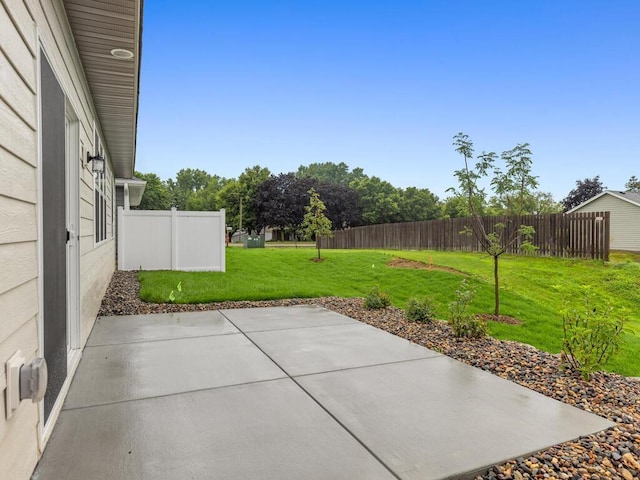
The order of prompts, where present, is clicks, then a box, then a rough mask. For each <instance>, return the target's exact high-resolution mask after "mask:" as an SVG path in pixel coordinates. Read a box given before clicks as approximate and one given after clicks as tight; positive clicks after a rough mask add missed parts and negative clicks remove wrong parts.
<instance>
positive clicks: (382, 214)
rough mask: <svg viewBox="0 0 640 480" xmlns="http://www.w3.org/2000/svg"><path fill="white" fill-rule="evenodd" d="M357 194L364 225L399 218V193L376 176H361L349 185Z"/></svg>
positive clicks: (393, 220) (388, 221)
mask: <svg viewBox="0 0 640 480" xmlns="http://www.w3.org/2000/svg"><path fill="white" fill-rule="evenodd" d="M349 186H350V187H351V188H353V189H354V190H355V191H356V193H357V194H358V205H359V207H360V211H361V212H362V221H363V223H364V224H365V225H375V224H380V223H393V222H397V221H399V219H400V216H399V215H400V202H401V199H400V193H399V192H398V189H397V188H396V187H394V186H393V185H391V184H390V183H389V182H387V181H384V180H380V179H379V178H378V177H367V176H365V177H362V178H358V179H356V180H353V181H352V182H351V183H350V185H349Z"/></svg>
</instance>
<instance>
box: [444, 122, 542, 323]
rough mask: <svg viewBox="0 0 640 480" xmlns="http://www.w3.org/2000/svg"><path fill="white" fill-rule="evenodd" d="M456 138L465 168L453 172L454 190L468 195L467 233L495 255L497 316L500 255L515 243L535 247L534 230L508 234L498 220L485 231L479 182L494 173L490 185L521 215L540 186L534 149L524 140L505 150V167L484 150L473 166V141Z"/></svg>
mask: <svg viewBox="0 0 640 480" xmlns="http://www.w3.org/2000/svg"><path fill="white" fill-rule="evenodd" d="M453 139H454V142H453V146H454V147H455V150H456V152H458V153H459V154H460V155H462V157H463V159H464V167H463V168H461V169H459V170H456V171H455V172H454V175H455V177H456V178H457V179H458V188H457V189H455V188H454V189H453V191H454V192H455V193H456V194H457V195H459V196H463V195H464V196H465V197H466V198H467V203H468V207H469V211H470V212H471V226H470V227H467V229H466V233H468V234H470V235H473V236H474V237H475V238H476V239H477V240H478V242H479V244H480V245H481V247H482V250H483V251H485V252H486V253H488V254H489V255H491V256H492V257H493V279H494V297H495V309H494V315H496V316H497V315H500V282H499V280H500V277H499V259H500V256H501V255H502V254H504V253H505V252H506V251H507V249H508V248H509V247H510V246H511V245H513V244H514V243H516V242H518V243H519V246H520V248H521V249H522V250H524V251H531V250H533V249H535V247H534V245H533V244H532V243H531V238H532V237H533V235H534V234H535V231H534V229H533V227H531V226H527V225H520V226H518V227H517V228H511V229H510V231H511V233H509V234H506V233H505V232H507V231H508V230H509V229H508V228H507V225H506V224H504V223H497V224H496V225H495V226H494V228H493V230H489V231H488V230H486V229H485V227H484V223H483V221H482V217H481V216H480V215H479V213H478V211H477V207H476V205H477V201H478V199H479V198H484V196H485V193H484V191H483V190H482V189H480V188H479V187H478V182H479V181H481V180H484V179H485V178H487V177H488V176H489V175H490V174H493V178H492V179H491V186H492V190H493V192H494V194H495V196H496V197H498V199H500V201H501V203H503V204H504V205H505V206H506V209H507V213H508V214H509V215H521V214H522V211H523V208H524V207H523V202H524V201H525V199H526V198H527V194H528V193H530V192H531V191H533V190H534V189H535V188H536V187H537V185H538V181H537V177H535V176H533V175H532V174H531V170H532V163H533V162H532V159H531V150H529V144H527V143H523V144H518V145H516V147H514V148H513V149H511V150H506V151H504V152H502V155H501V156H500V158H501V159H502V161H503V162H504V165H505V170H502V169H500V168H497V167H496V166H495V161H496V160H497V158H498V156H497V155H496V154H495V153H494V152H489V153H485V152H483V153H482V154H481V155H478V157H477V160H478V161H477V162H476V164H475V166H471V165H470V162H471V160H472V158H473V153H474V150H473V142H472V141H471V140H470V139H469V136H468V135H465V134H464V133H458V134H457V135H455V136H454V137H453Z"/></svg>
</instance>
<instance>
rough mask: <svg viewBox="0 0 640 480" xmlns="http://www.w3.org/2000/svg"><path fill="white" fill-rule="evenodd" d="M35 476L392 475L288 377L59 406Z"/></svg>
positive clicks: (157, 479)
mask: <svg viewBox="0 0 640 480" xmlns="http://www.w3.org/2000/svg"><path fill="white" fill-rule="evenodd" d="M33 478H34V480H54V479H55V480H61V479H64V480H87V479H91V480H120V479H121V480H131V479H136V480H144V479H153V480H165V479H166V480H176V479H192V478H193V479H220V480H223V479H229V480H238V479H264V480H270V479H272V480H286V479H291V480H300V479H311V480H313V479H318V480H320V479H336V480H340V479H344V480H353V479H363V480H365V479H371V480H378V479H379V480H390V479H394V478H395V477H394V476H393V475H392V474H391V473H389V471H388V470H387V469H386V468H384V466H382V465H381V464H380V463H379V462H378V461H376V460H375V458H374V457H373V456H371V455H370V454H369V452H367V451H366V449H365V448H363V447H362V445H360V444H359V443H358V442H357V441H356V440H355V439H354V438H353V437H352V436H351V435H350V434H349V433H348V432H346V431H345V430H344V429H343V428H341V427H340V426H339V425H338V424H337V423H336V422H335V421H334V420H333V419H332V418H331V417H330V416H329V415H328V414H327V413H326V412H325V411H324V410H322V408H320V407H319V406H318V405H317V404H316V403H315V402H314V401H313V400H312V399H311V398H309V397H308V396H307V395H306V394H305V393H304V392H303V391H302V390H301V389H300V388H298V387H297V386H296V385H295V384H294V383H293V382H292V381H291V380H289V379H285V380H275V381H269V382H263V383H256V384H251V385H243V386H236V387H227V388H221V389H217V390H207V391H200V392H192V393H185V394H181V395H171V396H167V397H159V398H152V399H147V400H139V401H134V402H126V403H118V404H112V405H104V406H99V407H92V408H83V409H78V410H67V411H64V412H62V414H61V416H60V420H59V421H58V425H57V426H56V429H55V431H54V433H53V436H52V438H51V440H50V442H49V446H48V447H47V449H46V451H45V454H44V457H43V458H42V461H41V462H40V464H39V466H38V468H37V470H36V473H35V475H34V477H33Z"/></svg>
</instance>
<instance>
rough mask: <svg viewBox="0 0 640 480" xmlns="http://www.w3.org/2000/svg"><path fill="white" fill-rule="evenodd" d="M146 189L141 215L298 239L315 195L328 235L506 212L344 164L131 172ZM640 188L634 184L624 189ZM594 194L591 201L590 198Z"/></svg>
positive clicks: (537, 199) (495, 200)
mask: <svg viewBox="0 0 640 480" xmlns="http://www.w3.org/2000/svg"><path fill="white" fill-rule="evenodd" d="M135 175H136V177H138V178H140V179H142V180H146V182H147V186H146V188H145V192H144V195H143V198H142V202H141V204H140V206H139V207H137V208H139V209H142V210H168V209H170V208H171V207H176V208H177V209H178V210H201V211H212V210H219V209H222V208H224V209H225V210H226V218H227V224H228V225H229V226H230V227H231V228H232V231H234V232H235V231H237V230H238V229H240V228H242V229H243V230H244V231H247V232H249V233H260V232H262V231H263V229H264V228H265V227H267V226H269V227H272V228H275V229H278V230H280V231H282V232H285V233H294V234H295V233H297V232H299V231H300V229H301V225H302V223H303V219H304V214H305V206H307V205H309V200H310V194H309V191H310V190H311V189H313V190H314V191H316V192H317V193H318V195H319V197H320V198H321V199H322V202H323V203H324V204H325V206H326V211H325V214H326V216H327V218H328V219H329V220H330V221H331V225H332V228H333V229H342V228H349V227H354V226H359V225H375V224H381V223H396V222H413V221H422V220H436V219H442V218H455V217H466V216H470V215H472V214H476V215H480V216H485V215H501V214H504V213H506V212H508V211H509V210H510V208H509V205H508V199H506V198H505V197H504V196H500V195H493V196H487V195H485V194H484V192H483V191H478V192H476V198H474V204H473V209H471V208H470V206H469V202H468V198H466V197H465V195H464V194H462V193H461V191H456V190H455V189H451V190H450V193H451V195H450V196H449V197H447V198H445V199H444V200H440V199H439V198H438V197H437V196H436V195H435V194H433V193H432V192H431V191H430V190H429V189H427V188H416V187H407V188H397V187H395V186H393V185H392V184H391V183H389V182H387V181H385V180H382V179H380V178H379V177H376V176H369V175H366V174H365V173H364V171H363V169H362V168H353V169H350V168H349V166H348V165H347V164H346V163H344V162H341V163H337V164H336V163H332V162H325V163H313V164H310V165H306V166H304V165H301V166H300V167H299V168H298V170H297V171H295V172H289V173H280V174H273V173H272V172H271V171H269V169H268V168H266V167H261V166H259V165H256V166H254V167H250V168H247V169H245V170H244V171H243V172H242V173H241V174H240V175H239V176H238V178H224V177H220V176H218V175H212V174H209V173H207V172H206V171H204V170H200V169H192V168H184V169H182V170H180V171H179V172H178V173H177V174H176V177H175V179H168V180H166V181H163V180H161V179H160V178H159V177H158V176H157V175H156V174H154V173H141V172H136V174H135ZM639 183H640V182H638V181H637V179H636V178H635V177H631V179H630V180H629V182H628V184H627V187H629V188H628V189H630V190H631V189H633V188H638V187H639V186H640V185H638V184H639ZM603 188H604V187H603V186H602V184H601V182H599V177H595V178H594V179H585V180H584V181H580V180H579V181H577V182H576V189H574V190H572V191H571V192H570V194H569V195H568V196H567V198H565V199H563V200H562V202H556V201H555V200H554V199H553V196H552V195H551V194H550V193H547V192H541V191H539V190H537V185H535V186H531V187H530V188H527V189H526V190H525V191H524V192H523V193H522V198H520V199H519V200H520V204H521V205H522V207H521V210H522V213H523V214H525V213H526V214H536V213H539V214H543V213H557V212H560V211H563V210H565V211H566V210H568V209H570V208H573V206H575V205H574V204H576V203H575V202H578V203H577V204H579V203H581V202H582V201H584V200H586V199H588V198H590V196H594V195H596V194H598V193H600V192H601V191H603ZM594 192H595V193H594Z"/></svg>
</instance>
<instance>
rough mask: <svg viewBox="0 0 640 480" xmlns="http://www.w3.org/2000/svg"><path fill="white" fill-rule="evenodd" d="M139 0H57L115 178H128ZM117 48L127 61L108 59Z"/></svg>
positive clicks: (131, 163) (136, 75) (134, 112)
mask: <svg viewBox="0 0 640 480" xmlns="http://www.w3.org/2000/svg"><path fill="white" fill-rule="evenodd" d="M142 2H143V0H63V3H64V7H65V10H66V13H67V17H68V19H69V25H70V26H71V30H72V32H73V36H74V39H75V43H76V47H77V49H78V53H79V55H80V60H81V61H82V66H83V69H84V72H85V76H86V78H87V82H88V83H89V88H90V89H91V96H92V97H93V102H94V105H95V108H96V114H97V116H98V119H99V122H100V125H101V128H102V134H103V137H104V138H103V141H104V143H105V145H106V146H107V152H108V154H109V159H110V160H111V163H112V165H113V168H114V170H115V175H116V176H117V177H121V178H131V177H133V170H134V165H135V152H136V129H137V120H138V88H139V83H140V54H141V51H142V41H141V39H142ZM114 48H120V49H124V50H129V51H131V52H133V58H131V59H121V58H115V57H114V56H113V55H111V50H113V49H114Z"/></svg>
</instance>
